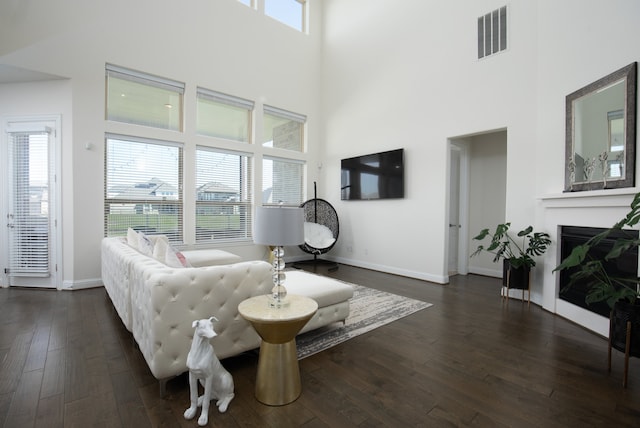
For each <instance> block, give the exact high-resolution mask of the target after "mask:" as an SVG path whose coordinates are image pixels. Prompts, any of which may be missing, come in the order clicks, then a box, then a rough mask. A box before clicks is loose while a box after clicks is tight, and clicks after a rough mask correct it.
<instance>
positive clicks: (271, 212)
mask: <svg viewBox="0 0 640 428" xmlns="http://www.w3.org/2000/svg"><path fill="white" fill-rule="evenodd" d="M253 242H255V243H256V244H262V245H272V246H285V245H300V244H303V243H304V210H303V209H302V208H289V207H256V217H255V221H254V224H253Z"/></svg>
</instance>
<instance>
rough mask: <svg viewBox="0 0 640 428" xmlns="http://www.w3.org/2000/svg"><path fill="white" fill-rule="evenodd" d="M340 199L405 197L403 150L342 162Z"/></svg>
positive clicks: (357, 157)
mask: <svg viewBox="0 0 640 428" xmlns="http://www.w3.org/2000/svg"><path fill="white" fill-rule="evenodd" d="M340 176H341V180H340V185H341V187H340V189H341V191H340V199H342V200H372V199H397V198H404V149H396V150H389V151H386V152H380V153H372V154H370V155H364V156H356V157H353V158H348V159H342V161H341V173H340Z"/></svg>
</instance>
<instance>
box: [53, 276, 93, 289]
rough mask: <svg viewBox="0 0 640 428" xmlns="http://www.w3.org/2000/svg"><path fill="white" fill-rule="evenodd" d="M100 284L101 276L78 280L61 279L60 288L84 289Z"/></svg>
mask: <svg viewBox="0 0 640 428" xmlns="http://www.w3.org/2000/svg"><path fill="white" fill-rule="evenodd" d="M102 286H103V284H102V278H94V279H83V280H80V281H62V288H61V290H85V289H87V288H96V287H102Z"/></svg>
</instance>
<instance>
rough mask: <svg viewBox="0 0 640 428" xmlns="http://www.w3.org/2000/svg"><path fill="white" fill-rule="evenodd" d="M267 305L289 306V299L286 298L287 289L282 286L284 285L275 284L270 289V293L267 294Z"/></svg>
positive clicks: (272, 306) (275, 306) (276, 306)
mask: <svg viewBox="0 0 640 428" xmlns="http://www.w3.org/2000/svg"><path fill="white" fill-rule="evenodd" d="M268 300H269V307H270V308H284V307H287V306H289V301H288V300H287V289H286V288H284V285H282V284H280V285H276V286H275V287H273V290H271V294H270V295H269V299H268Z"/></svg>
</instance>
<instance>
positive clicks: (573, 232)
mask: <svg viewBox="0 0 640 428" xmlns="http://www.w3.org/2000/svg"><path fill="white" fill-rule="evenodd" d="M603 230H604V229H602V228H597V227H578V226H562V227H561V230H560V257H561V260H562V259H564V258H565V257H567V256H568V255H569V254H571V251H572V250H573V248H575V247H576V246H578V245H580V244H583V243H585V242H586V241H587V240H589V238H591V237H593V236H595V235H597V234H598V233H600V232H602V231H603ZM622 237H625V238H638V231H637V230H620V231H613V232H612V233H611V234H610V235H609V236H608V237H607V239H605V240H603V241H601V242H600V244H599V245H598V246H596V247H594V248H593V249H592V250H591V251H590V252H589V253H588V254H587V257H590V256H591V257H595V258H602V257H604V255H605V254H607V253H608V252H609V250H610V249H611V248H612V247H613V244H614V242H615V241H616V240H617V239H620V238H622ZM605 269H606V270H607V272H608V273H609V274H610V275H625V276H626V275H632V276H635V275H637V272H638V249H637V247H634V248H633V249H631V250H629V251H627V252H626V253H624V254H623V255H622V256H621V257H619V258H618V259H616V260H615V261H612V262H607V263H605ZM573 272H574V270H573V269H567V270H563V271H561V272H560V292H559V296H558V297H559V298H560V299H562V300H565V301H567V302H569V303H571V304H573V305H576V306H579V307H581V308H584V309H586V310H588V311H591V312H594V313H596V314H599V315H602V316H604V317H607V318H608V317H609V311H610V309H609V306H608V305H607V303H606V302H597V303H592V304H589V305H588V304H587V303H585V297H586V295H587V291H588V290H587V288H588V285H587V284H586V283H585V282H584V281H583V282H581V283H576V284H574V285H573V286H572V287H571V288H570V289H568V290H566V289H565V286H566V285H567V284H568V283H569V277H570V276H571V274H572V273H573Z"/></svg>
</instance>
